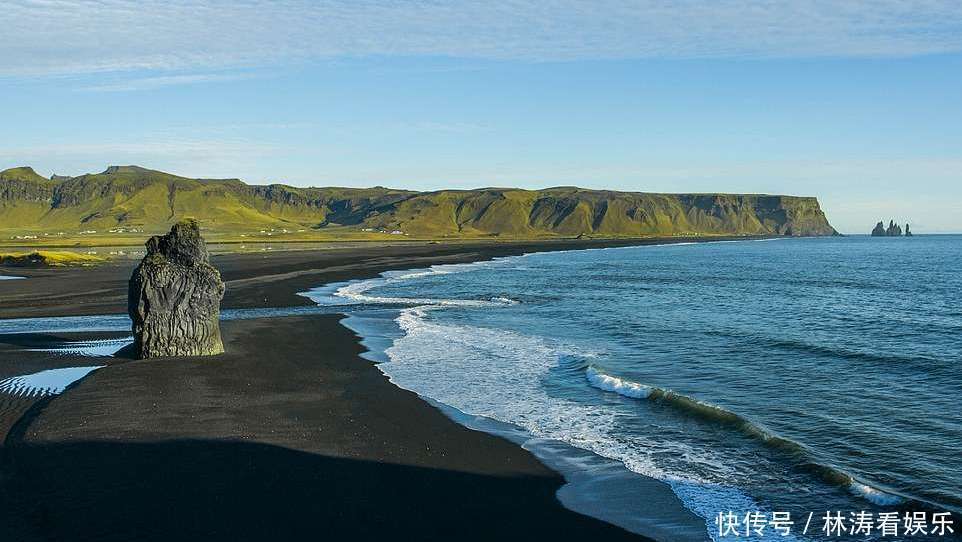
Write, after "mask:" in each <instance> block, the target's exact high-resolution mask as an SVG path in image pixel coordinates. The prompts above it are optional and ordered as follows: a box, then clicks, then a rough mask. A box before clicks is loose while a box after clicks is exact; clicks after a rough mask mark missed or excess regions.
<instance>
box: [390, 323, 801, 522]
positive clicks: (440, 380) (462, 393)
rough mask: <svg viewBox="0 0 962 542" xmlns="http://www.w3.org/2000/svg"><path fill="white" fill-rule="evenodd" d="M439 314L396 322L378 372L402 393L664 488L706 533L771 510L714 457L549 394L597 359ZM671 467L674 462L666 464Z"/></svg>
mask: <svg viewBox="0 0 962 542" xmlns="http://www.w3.org/2000/svg"><path fill="white" fill-rule="evenodd" d="M439 309H440V307H412V308H407V309H403V310H402V311H401V314H400V316H399V317H398V318H397V319H396V322H397V324H398V325H399V326H400V328H401V330H402V331H403V333H404V335H403V336H402V337H400V338H398V339H396V340H395V341H394V343H393V345H392V346H391V347H390V348H388V349H387V351H386V354H387V356H388V359H389V361H388V362H386V363H382V364H380V365H379V368H380V369H381V370H382V371H383V372H384V373H385V374H386V375H388V377H389V378H390V379H391V381H392V382H393V383H394V384H396V385H397V386H400V387H402V388H405V389H409V390H412V391H415V392H417V393H419V394H421V395H424V396H427V397H430V398H432V399H434V400H437V401H439V402H441V403H443V404H445V405H449V406H451V407H454V408H456V409H458V410H459V411H461V412H463V413H465V414H467V415H471V416H483V417H486V418H489V419H493V420H497V421H500V422H504V423H509V424H512V425H515V426H518V427H520V428H521V429H522V430H523V431H525V432H526V433H527V434H529V435H531V436H532V437H533V438H539V439H551V440H557V441H560V442H563V443H566V444H568V445H571V446H574V447H577V448H580V449H583V450H587V451H590V452H592V453H595V454H597V455H599V456H602V457H606V458H609V459H614V460H616V461H620V462H621V463H623V464H624V465H625V467H626V468H628V469H629V470H631V471H633V472H635V473H638V474H641V475H645V476H649V477H652V478H656V479H659V480H663V481H665V482H667V483H668V484H669V485H670V486H671V487H672V489H673V490H674V491H675V493H676V494H677V495H678V496H679V497H680V498H681V500H682V502H683V503H684V504H685V506H686V507H687V508H689V509H690V510H692V511H693V512H695V513H696V514H697V515H699V516H701V517H702V518H704V519H705V521H706V526H707V524H709V523H710V522H711V521H713V518H714V517H715V515H716V514H717V513H718V511H719V510H762V509H763V507H762V506H761V505H760V504H758V503H756V502H755V501H754V500H753V499H752V498H751V497H749V496H747V495H746V494H744V493H743V492H741V491H740V490H738V489H737V488H735V487H734V486H732V485H728V484H726V483H724V481H725V480H730V479H734V478H735V477H736V476H737V473H736V471H735V470H734V469H733V468H732V467H730V466H729V465H727V464H725V463H724V462H723V461H720V460H719V458H718V457H716V455H715V452H714V451H713V450H711V449H709V448H703V447H695V446H692V445H690V444H688V443H685V442H681V441H679V440H676V439H664V438H658V437H655V438H648V437H646V436H645V435H643V434H640V433H630V432H626V431H625V430H624V427H623V426H621V423H622V420H623V416H624V414H623V413H622V412H620V411H618V410H616V409H613V408H609V407H608V406H605V405H597V404H590V403H583V402H580V401H578V400H575V399H571V398H567V397H565V396H564V395H562V394H558V393H551V392H549V391H548V390H547V389H546V387H545V386H544V382H545V380H546V379H547V378H549V374H550V371H552V370H554V369H557V368H558V367H559V363H560V360H562V359H563V358H567V357H572V356H574V357H577V358H581V359H588V358H590V357H593V356H594V355H596V354H597V353H596V352H583V351H580V350H579V349H578V348H575V347H573V346H572V345H568V344H563V343H559V342H557V341H554V340H549V339H547V338H544V337H539V336H534V335H528V334H524V333H519V332H517V331H512V330H503V329H494V328H485V327H475V326H464V325H456V324H449V323H439V322H437V321H435V320H433V319H432V313H434V312H435V311H437V310H439ZM591 369H593V368H591ZM592 373H593V374H594V375H595V380H596V382H597V383H599V384H600V385H603V386H607V387H609V388H611V391H615V392H619V393H621V392H623V394H624V395H626V396H629V397H644V396H645V395H644V393H646V391H647V390H646V389H645V388H646V387H645V386H643V385H641V384H636V383H632V382H627V381H625V380H622V379H617V378H615V377H611V376H610V375H605V374H604V373H601V372H600V371H598V370H597V369H593V371H592ZM592 385H595V383H594V382H592ZM599 387H600V386H599ZM666 458H674V460H672V461H669V462H668V463H665V462H664V461H663V459H666ZM686 465H687V466H688V467H691V466H693V465H698V466H700V467H701V469H700V470H701V472H704V473H711V474H712V478H711V479H709V478H704V477H702V476H701V475H699V474H697V473H695V472H694V471H692V470H690V469H689V468H687V467H686ZM638 513H642V512H641V510H639V512H638ZM778 538H779V539H780V540H786V539H785V538H782V537H778ZM773 539H774V538H773ZM755 540H759V538H755Z"/></svg>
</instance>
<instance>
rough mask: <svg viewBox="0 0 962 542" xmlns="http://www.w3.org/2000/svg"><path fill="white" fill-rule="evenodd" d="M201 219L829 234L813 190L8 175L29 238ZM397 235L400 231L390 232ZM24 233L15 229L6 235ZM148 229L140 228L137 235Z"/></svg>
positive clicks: (8, 221) (492, 230) (266, 224)
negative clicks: (778, 192)
mask: <svg viewBox="0 0 962 542" xmlns="http://www.w3.org/2000/svg"><path fill="white" fill-rule="evenodd" d="M186 217H191V218H195V219H197V220H198V222H200V223H201V225H202V227H203V228H204V229H205V231H206V232H207V233H206V234H208V235H213V236H215V237H221V238H224V239H228V238H231V239H236V238H257V237H263V236H267V235H268V234H271V236H272V237H274V239H275V240H281V239H280V238H279V236H281V235H288V236H291V237H292V238H295V237H296V238H298V239H313V238H366V237H379V236H381V237H383V236H395V237H397V236H404V237H408V238H432V239H435V238H488V237H498V238H506V239H512V238H541V237H573V236H579V235H583V236H596V237H644V236H681V235H683V236H696V235H791V236H806V235H832V234H834V233H835V230H834V229H833V228H832V226H831V225H830V224H829V223H828V220H827V219H826V218H825V214H824V213H823V212H822V210H821V209H820V208H819V204H818V201H817V200H816V199H815V198H809V197H795V196H773V195H755V194H649V193H636V192H613V191H602V190H584V189H580V188H574V187H560V188H549V189H545V190H520V189H514V188H484V189H477V190H443V191H438V192H411V191H404V190H392V189H388V188H380V187H377V188H363V189H361V188H295V187H291V186H285V185H280V184H273V185H268V186H255V185H248V184H245V183H243V182H241V181H239V180H237V179H189V178H185V177H179V176H176V175H171V174H168V173H163V172H159V171H153V170H149V169H144V168H140V167H136V166H121V167H117V166H114V167H110V168H108V169H107V170H106V171H104V172H103V173H97V174H87V175H81V176H79V177H71V178H65V177H55V178H54V179H53V180H51V179H46V178H44V177H42V176H40V175H37V174H36V173H35V172H34V171H33V170H32V169H30V168H25V167H24V168H15V169H8V170H6V171H3V172H0V230H3V231H4V232H7V233H8V234H13V233H18V234H19V237H20V238H21V239H23V238H26V239H27V240H31V239H32V238H33V237H34V236H36V237H38V238H43V237H47V238H49V237H50V236H52V235H54V236H61V237H68V238H72V237H75V236H78V235H87V236H97V235H105V234H108V233H112V234H118V232H119V233H121V234H122V233H124V232H130V231H131V230H133V231H134V233H138V234H142V233H156V232H161V231H166V230H167V229H169V227H170V225H171V224H172V223H174V222H176V221H177V220H180V219H182V218H186ZM392 232H393V233H392ZM11 237H17V235H7V239H5V241H7V242H9V238H11ZM140 237H142V235H140Z"/></svg>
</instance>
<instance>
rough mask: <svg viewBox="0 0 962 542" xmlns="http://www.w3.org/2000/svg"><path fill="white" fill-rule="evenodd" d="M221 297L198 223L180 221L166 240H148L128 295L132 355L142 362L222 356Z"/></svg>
mask: <svg viewBox="0 0 962 542" xmlns="http://www.w3.org/2000/svg"><path fill="white" fill-rule="evenodd" d="M223 298H224V283H223V281H221V279H220V273H219V272H218V271H217V269H215V268H214V266H212V265H211V264H210V255H209V254H208V253H207V245H206V244H205V243H204V239H203V238H201V236H200V229H199V228H198V227H197V222H195V221H193V220H185V221H183V222H179V223H177V224H175V225H174V227H173V228H171V230H170V233H168V234H167V235H162V236H161V235H156V236H154V237H151V238H150V239H149V240H148V241H147V254H146V255H145V256H144V259H143V261H141V262H140V265H138V266H137V268H136V269H134V273H133V275H132V276H131V277H130V286H129V290H128V295H127V312H128V313H129V314H130V319H131V320H132V321H133V332H134V344H133V345H132V354H133V355H134V357H136V358H138V359H146V358H158V357H171V356H210V355H214V354H220V353H222V352H223V351H224V345H223V343H222V342H221V338H220V301H221V299H223Z"/></svg>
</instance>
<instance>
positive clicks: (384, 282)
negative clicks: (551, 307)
mask: <svg viewBox="0 0 962 542" xmlns="http://www.w3.org/2000/svg"><path fill="white" fill-rule="evenodd" d="M502 260H503V259H496V260H491V261H483V262H474V263H467V264H444V265H434V266H431V267H429V268H428V269H418V270H411V271H404V272H400V273H399V272H396V271H395V272H387V273H383V274H382V275H381V277H379V278H376V279H370V280H362V281H359V282H352V283H349V284H347V285H344V286H341V287H340V288H337V290H335V291H334V294H333V295H334V296H335V297H339V298H342V299H347V300H349V301H351V302H353V303H359V304H371V305H414V306H417V305H437V306H442V307H498V306H505V305H516V304H518V301H516V300H514V299H509V298H507V297H492V298H490V299H438V298H430V297H396V296H378V295H369V294H368V293H367V292H369V291H370V290H373V289H375V288H380V287H383V286H388V285H391V284H395V283H398V282H403V281H409V280H412V279H417V278H423V277H429V276H436V275H449V274H451V273H462V272H465V271H471V270H474V269H479V268H481V267H483V266H486V265H492V264H496V263H499V262H500V261H502Z"/></svg>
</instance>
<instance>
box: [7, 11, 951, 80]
mask: <svg viewBox="0 0 962 542" xmlns="http://www.w3.org/2000/svg"><path fill="white" fill-rule="evenodd" d="M0 27H2V28H3V29H4V32H3V33H0V51H3V55H2V56H0V75H4V76H22V75H50V74H78V73H98V72H113V71H128V70H165V71H172V70H173V71H178V70H179V71H184V70H195V71H203V70H210V69H223V68H229V67H239V66H264V65H268V64H273V63H278V62H294V61H299V60H308V59H316V58H331V57H342V56H346V57H352V56H365V55H406V56H416V55H433V56H454V57H464V58H488V59H519V60H534V61H541V60H568V59H583V58H706V57H708V58H718V57H738V58H745V57H748V58H757V57H815V56H843V57H849V56H910V55H919V54H932V53H949V52H959V51H962V3H959V2H957V1H956V0H927V1H924V2H904V1H901V0H797V1H794V2H771V1H767V0H686V1H668V0H635V1H630V0H629V1H625V0H556V1H553V2H541V1H537V0H451V1H446V2H438V1H429V0H420V1H415V0H412V1H407V2H396V1H392V0H370V1H364V2H358V1H355V0H281V1H268V0H248V1H245V2H236V1H233V0H208V1H205V2H196V1H188V0H171V1H158V0H146V1H142V0H99V1H85V0H8V1H5V2H2V9H0ZM185 77H188V76H182V77H181V79H168V80H160V79H155V80H154V81H153V82H146V81H142V82H141V84H142V85H148V88H149V85H151V84H153V85H166V84H181V83H184V82H189V81H190V80H189V79H186V78H185ZM193 82H196V81H193ZM128 87H133V85H129V86H128ZM108 90H113V89H108Z"/></svg>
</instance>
